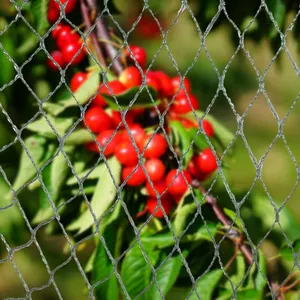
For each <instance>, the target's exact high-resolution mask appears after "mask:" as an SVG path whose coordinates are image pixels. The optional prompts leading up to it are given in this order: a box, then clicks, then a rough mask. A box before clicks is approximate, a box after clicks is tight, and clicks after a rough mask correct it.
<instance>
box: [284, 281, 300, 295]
mask: <svg viewBox="0 0 300 300" xmlns="http://www.w3.org/2000/svg"><path fill="white" fill-rule="evenodd" d="M299 282H300V278H298V279H296V280H295V281H294V282H293V283H291V284H290V285H287V286H283V287H282V288H281V289H280V291H281V292H282V293H285V292H286V291H288V290H291V289H292V288H293V287H295V286H296V285H297V284H298V283H299Z"/></svg>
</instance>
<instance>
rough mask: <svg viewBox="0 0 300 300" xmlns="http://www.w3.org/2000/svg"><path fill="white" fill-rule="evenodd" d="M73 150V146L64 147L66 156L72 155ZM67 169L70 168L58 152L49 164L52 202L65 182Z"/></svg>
mask: <svg viewBox="0 0 300 300" xmlns="http://www.w3.org/2000/svg"><path fill="white" fill-rule="evenodd" d="M73 150H74V148H73V147H65V149H64V151H65V152H66V154H67V155H68V157H70V156H71V155H72V152H73ZM69 171H70V168H69V166H68V163H67V161H66V159H65V157H64V156H63V154H62V153H61V152H60V153H59V154H58V156H57V157H55V158H54V160H53V162H52V166H51V175H50V182H51V186H52V200H53V201H54V202H55V201H56V200H57V199H58V198H59V195H60V192H61V189H62V187H63V185H64V184H65V180H66V178H67V175H68V172H69Z"/></svg>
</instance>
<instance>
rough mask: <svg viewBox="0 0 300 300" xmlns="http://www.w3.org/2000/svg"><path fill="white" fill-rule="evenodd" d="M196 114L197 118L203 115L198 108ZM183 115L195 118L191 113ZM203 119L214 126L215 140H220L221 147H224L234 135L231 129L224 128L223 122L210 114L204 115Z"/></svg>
mask: <svg viewBox="0 0 300 300" xmlns="http://www.w3.org/2000/svg"><path fill="white" fill-rule="evenodd" d="M196 114H197V116H198V118H201V117H203V115H204V112H202V111H199V110H198V111H196ZM185 117H186V118H188V119H190V120H193V121H194V120H195V116H194V115H193V114H192V113H189V114H187V115H185ZM205 119H206V120H208V121H209V122H210V123H211V124H212V126H213V127H214V131H215V137H216V138H217V140H219V141H220V143H221V144H222V145H223V147H224V148H226V147H227V146H228V144H229V143H230V142H231V141H232V139H233V137H234V135H233V133H232V132H231V131H229V130H228V129H226V127H224V125H223V124H221V123H220V122H218V121H217V120H216V119H215V118H214V117H212V116H211V115H206V116H205Z"/></svg>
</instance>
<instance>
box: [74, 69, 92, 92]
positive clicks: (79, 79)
mask: <svg viewBox="0 0 300 300" xmlns="http://www.w3.org/2000/svg"><path fill="white" fill-rule="evenodd" d="M87 78H88V74H87V73H84V72H78V73H76V74H75V75H74V76H73V77H72V79H71V82H70V88H71V91H72V92H76V91H77V90H78V88H79V87H80V86H81V85H82V84H83V83H84V82H85V81H86V79H87Z"/></svg>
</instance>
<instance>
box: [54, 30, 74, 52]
mask: <svg viewBox="0 0 300 300" xmlns="http://www.w3.org/2000/svg"><path fill="white" fill-rule="evenodd" d="M79 39H80V36H79V34H78V33H77V32H75V31H74V30H73V28H72V27H71V26H69V25H62V27H61V29H60V30H59V32H58V33H57V36H56V45H57V47H58V48H59V49H61V50H62V49H63V48H65V47H67V46H68V45H69V44H74V43H78V42H79Z"/></svg>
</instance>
